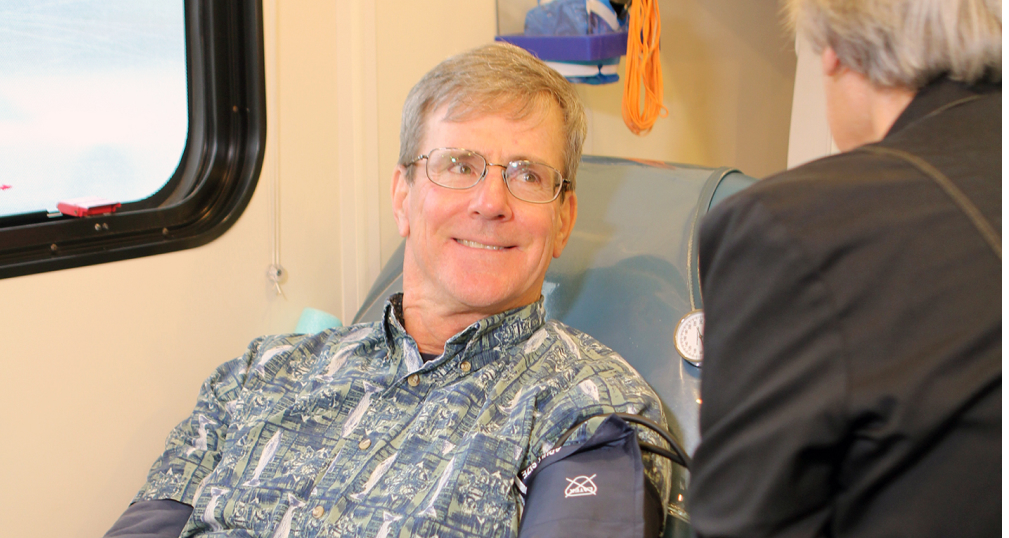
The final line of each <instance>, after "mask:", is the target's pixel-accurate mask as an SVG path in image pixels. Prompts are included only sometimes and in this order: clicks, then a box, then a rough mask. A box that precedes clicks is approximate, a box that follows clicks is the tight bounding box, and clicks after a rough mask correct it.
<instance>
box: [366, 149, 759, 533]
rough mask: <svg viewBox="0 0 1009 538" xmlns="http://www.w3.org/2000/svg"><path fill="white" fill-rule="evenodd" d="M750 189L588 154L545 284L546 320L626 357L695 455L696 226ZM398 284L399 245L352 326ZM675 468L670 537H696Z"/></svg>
mask: <svg viewBox="0 0 1009 538" xmlns="http://www.w3.org/2000/svg"><path fill="white" fill-rule="evenodd" d="M754 181H755V180H754V179H753V178H751V177H748V176H745V175H743V174H742V173H740V172H739V171H737V170H733V169H730V168H714V169H713V168H704V167H698V166H690V165H681V164H670V163H661V162H651V161H636V160H627V159H616V158H608V157H593V156H585V157H584V158H583V159H582V163H581V166H580V168H579V170H578V184H577V191H578V220H577V222H576V224H575V229H574V231H573V233H572V236H571V239H570V240H569V242H568V245H567V247H566V248H565V250H564V255H563V256H561V257H560V258H558V259H556V260H554V261H553V263H552V264H551V265H550V270H549V271H548V272H547V275H546V281H545V282H544V285H543V295H544V297H545V303H546V310H547V316H548V317H549V318H553V319H557V320H560V321H562V322H563V323H566V324H568V325H570V326H572V327H575V328H577V329H579V330H581V331H584V332H586V333H588V334H590V335H592V336H594V337H595V338H596V339H598V340H599V341H600V342H602V343H603V344H606V345H607V346H609V347H610V348H612V349H614V350H615V351H617V352H618V353H620V354H621V355H622V356H623V357H624V358H625V359H627V361H628V362H630V363H631V364H632V365H633V366H634V368H636V369H637V370H638V372H640V373H641V375H642V376H644V378H645V379H646V380H647V381H648V383H649V384H651V386H652V387H653V388H654V389H655V391H656V392H657V393H658V394H659V396H660V397H661V398H662V401H663V403H664V404H665V407H666V415H667V417H668V427H669V431H670V432H671V433H672V434H673V436H674V437H676V438H677V439H679V441H680V443H681V445H683V447H684V448H685V449H686V450H687V452H688V453H691V454H692V453H693V451H694V449H695V448H696V446H697V443H698V440H699V439H698V424H697V421H698V409H699V398H700V374H701V367H702V366H698V365H697V364H695V362H696V360H694V359H697V358H698V357H696V356H689V355H692V354H691V353H690V352H689V351H687V352H685V353H684V355H688V357H686V358H684V356H683V355H681V353H680V351H679V350H678V348H677V346H676V345H675V342H674V339H675V337H676V332H677V331H676V329H677V326H678V324H679V323H680V321H681V320H682V319H683V318H684V317H685V316H686V315H687V314H689V313H691V312H693V311H695V310H700V309H701V308H702V302H701V291H700V282H699V280H698V269H697V228H698V223H699V220H700V218H701V217H702V216H703V215H704V214H705V213H706V212H707V211H708V209H710V208H711V207H713V206H714V205H715V204H717V203H718V202H719V201H720V200H722V199H724V198H725V197H727V196H729V195H731V194H733V193H735V192H738V191H740V190H742V189H744V188H745V187H747V186H749V185H751V184H752V183H753V182H754ZM402 277H403V247H402V246H400V248H399V250H397V252H396V253H395V254H394V255H393V256H392V258H391V259H390V261H389V263H388V264H387V265H386V266H385V268H384V269H383V270H382V273H381V274H380V275H379V277H378V279H377V280H376V282H375V284H374V286H373V287H372V289H371V292H370V293H369V294H368V297H367V298H366V299H365V301H364V304H363V306H362V307H361V309H360V310H359V311H358V313H357V315H356V316H355V318H354V322H355V323H357V322H362V321H375V320H379V319H381V317H382V309H383V306H384V303H385V300H386V298H387V297H388V296H389V295H390V294H392V293H396V292H399V291H402V288H403V278H402ZM697 336H698V335H697V334H696V332H695V334H694V338H696V337H697ZM687 347H689V346H687ZM683 348H684V346H682V345H681V347H680V349H683ZM698 349H699V347H698ZM687 358H689V359H692V360H686V359H687ZM701 364H703V360H701ZM674 469H675V470H674V473H675V476H674V480H673V489H672V491H671V495H670V503H669V505H668V507H667V514H668V515H667V517H666V528H665V532H664V535H665V536H667V537H673V536H676V537H681V536H682V537H685V536H689V535H690V534H691V532H690V527H689V516H688V515H687V512H686V510H685V509H684V502H683V496H684V495H685V491H686V486H687V481H688V476H689V474H688V473H687V472H686V471H684V470H683V469H682V468H681V467H679V466H674Z"/></svg>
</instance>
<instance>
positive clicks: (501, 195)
mask: <svg viewBox="0 0 1009 538" xmlns="http://www.w3.org/2000/svg"><path fill="white" fill-rule="evenodd" d="M499 169H500V171H499ZM505 170H506V167H505V165H502V164H493V163H488V164H487V173H486V175H485V176H484V178H483V180H482V181H480V183H479V184H477V186H476V187H475V188H474V190H475V191H476V192H474V193H473V199H472V202H471V209H472V210H473V211H474V212H475V213H478V214H480V215H481V216H483V217H485V218H503V217H509V216H511V202H512V201H511V193H509V192H508V186H507V185H506V184H505V178H504V172H505Z"/></svg>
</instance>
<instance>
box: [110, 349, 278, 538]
mask: <svg viewBox="0 0 1009 538" xmlns="http://www.w3.org/2000/svg"><path fill="white" fill-rule="evenodd" d="M260 343H261V340H256V341H254V342H253V343H252V345H250V346H249V349H248V351H247V352H246V353H245V354H244V355H243V356H241V357H238V358H236V359H234V360H232V361H229V362H227V363H225V364H223V365H221V366H220V367H219V368H218V369H217V370H216V371H215V372H214V373H213V375H211V376H210V377H209V378H207V380H206V381H204V382H203V385H202V386H201V387H200V393H199V396H198V397H197V401H196V406H195V408H194V409H193V412H192V413H191V414H190V415H189V417H188V418H186V419H185V420H183V421H182V422H180V423H179V424H178V425H177V426H176V427H175V428H174V429H173V430H172V431H171V433H169V435H168V438H167V439H166V441H165V450H164V452H162V454H161V456H160V457H159V458H158V459H157V460H156V461H155V462H154V464H153V465H152V466H151V470H150V471H149V473H148V476H147V481H146V483H145V484H144V486H143V488H141V490H140V492H139V493H138V494H137V496H136V497H135V498H134V500H133V503H132V504H131V505H130V507H129V508H127V510H126V511H125V512H124V513H123V514H122V516H120V517H119V519H118V520H117V521H116V523H115V524H114V525H113V526H112V528H111V529H110V530H109V531H108V533H107V534H106V537H116V538H120V537H122V538H126V537H130V538H133V537H136V538H140V537H149V538H160V537H161V536H178V535H179V533H180V532H181V531H182V528H183V527H184V526H185V523H186V521H187V520H188V519H189V516H190V514H191V513H192V511H193V504H194V502H195V496H196V493H197V492H198V490H199V485H200V482H201V481H202V480H203V479H204V478H205V477H206V475H207V474H209V473H210V472H211V471H213V469H214V467H215V466H216V465H217V462H218V461H219V460H220V449H221V447H222V445H223V443H224V440H225V437H226V433H227V431H228V425H229V424H230V420H231V410H232V409H233V408H234V406H235V402H236V399H237V397H238V394H239V392H240V391H241V389H242V386H243V385H244V384H245V381H246V379H247V377H248V374H249V369H250V367H252V366H253V364H254V358H255V357H256V356H257V351H258V346H259V344H260ZM173 533H174V534H173Z"/></svg>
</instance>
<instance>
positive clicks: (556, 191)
mask: <svg viewBox="0 0 1009 538" xmlns="http://www.w3.org/2000/svg"><path fill="white" fill-rule="evenodd" d="M585 131H586V127H585V114H584V111H583V109H582V106H581V104H580V103H579V101H578V97H577V95H576V94H575V92H574V89H573V88H572V87H571V85H570V84H569V83H568V82H567V81H566V80H564V78H563V77H561V76H560V75H558V74H557V73H556V72H554V71H553V70H551V69H550V68H548V67H547V66H546V65H545V64H543V63H542V62H540V61H539V60H537V59H536V58H534V57H532V56H531V55H529V54H528V53H526V52H525V51H523V50H521V49H518V48H515V47H512V46H510V45H490V46H486V47H482V48H479V49H476V50H474V51H470V52H468V53H464V54H461V55H459V56H456V57H453V58H450V59H448V60H446V61H445V62H443V63H442V64H440V65H438V66H437V67H435V68H434V70H432V71H431V72H430V73H428V74H427V75H426V76H425V77H424V78H423V79H422V80H421V81H420V82H419V83H418V84H417V85H416V86H415V87H414V88H413V90H412V91H411V92H410V94H409V96H408V98H407V102H406V104H405V106H404V110H403V126H402V131H401V134H400V138H401V150H400V159H399V165H398V166H397V167H396V169H395V172H394V174H393V178H392V203H393V211H394V215H395V218H396V224H397V227H398V230H399V233H400V235H402V236H403V237H404V239H405V242H406V249H405V254H404V261H403V290H404V291H403V293H402V294H396V295H394V296H392V297H390V298H389V301H388V302H387V304H386V308H385V316H384V319H383V320H382V321H381V322H376V323H369V324H360V325H354V326H351V327H343V328H338V329H332V330H328V331H324V332H322V333H319V334H315V335H281V336H269V337H263V338H260V339H258V340H256V341H254V342H253V343H252V345H251V346H250V347H249V349H248V351H247V352H246V353H245V354H244V355H242V356H241V357H239V358H237V359H234V360H232V361H230V362H228V363H226V364H224V365H223V366H221V367H220V368H219V369H218V370H217V372H215V373H214V374H213V375H212V376H211V377H210V378H209V379H208V380H207V381H206V383H204V385H203V388H202V390H201V393H200V396H199V400H198V402H197V406H196V409H195V410H194V411H193V413H192V415H191V416H190V417H189V418H188V419H186V420H184V421H183V422H182V423H180V424H179V426H177V427H176V429H175V430H174V431H173V432H172V433H171V434H170V435H169V437H168V441H167V443H166V448H165V452H164V453H163V454H162V456H161V457H160V458H159V459H158V460H157V461H156V462H155V463H154V465H153V467H152V468H151V471H150V474H149V475H148V478H147V482H146V484H145V485H144V486H143V488H142V489H141V490H140V493H139V494H138V495H137V497H136V499H135V500H134V504H132V505H131V507H130V508H129V509H128V510H127V512H126V514H124V515H123V517H122V518H121V519H120V521H119V522H118V523H117V524H116V526H114V527H113V529H112V530H111V531H110V532H109V534H108V535H107V536H117V537H122V536H178V535H179V534H180V533H181V535H183V536H250V535H254V536H273V537H287V536H382V537H386V536H440V537H441V538H448V537H453V536H515V535H517V533H518V528H519V523H520V517H521V508H520V506H521V494H520V492H519V490H520V487H519V486H518V483H517V481H516V478H517V477H518V475H519V474H520V473H521V472H522V471H523V470H525V469H530V468H532V467H534V466H535V465H536V463H537V462H540V461H541V458H543V457H545V456H547V455H549V454H553V455H557V454H558V453H563V452H564V451H559V452H558V451H554V450H553V449H554V448H556V447H555V445H557V444H559V443H558V440H559V439H560V438H561V437H562V435H564V433H565V432H566V431H568V430H569V429H572V428H573V427H574V426H576V425H578V424H579V423H581V422H582V421H583V420H585V419H587V418H589V417H593V416H597V415H603V414H610V413H614V412H621V413H631V414H638V415H642V416H644V417H647V418H650V419H651V420H653V421H655V422H659V423H664V419H663V417H662V410H661V405H660V403H659V400H658V398H657V397H656V396H655V394H654V393H653V392H652V391H651V389H650V388H649V387H648V385H647V384H646V383H645V382H644V381H643V380H642V379H641V378H640V376H639V375H638V374H637V372H635V371H634V370H633V369H632V368H631V367H630V366H629V365H628V364H627V363H626V362H625V361H624V360H623V359H621V358H620V357H619V356H617V355H616V354H615V353H614V352H613V351H611V350H610V349H608V348H606V347H605V346H603V345H602V344H600V343H599V342H597V341H596V340H594V339H592V338H591V337H589V336H587V335H585V334H582V333H580V332H578V331H576V330H574V329H571V328H569V327H566V326H564V325H562V324H560V323H558V322H556V321H547V320H546V319H545V310H544V306H543V299H542V297H541V288H542V285H543V279H544V276H545V274H546V271H547V268H548V267H549V265H550V261H551V260H552V259H553V258H556V257H557V256H560V255H561V252H562V251H563V250H564V246H565V244H566V243H567V241H568V238H569V237H570V235H571V230H572V228H573V226H574V223H575V218H576V217H577V213H578V205H577V197H576V195H575V193H574V186H575V180H574V178H575V172H576V170H577V166H578V162H579V160H580V158H581V146H582V141H583V140H584V138H585ZM598 422H599V421H593V422H589V423H587V424H586V426H584V427H581V428H578V429H576V430H575V433H574V434H573V435H571V437H570V438H569V440H568V442H566V443H565V445H571V444H580V443H583V442H585V441H586V439H588V438H589V437H590V435H592V434H593V433H594V430H595V429H596V426H597V424H598ZM600 429H604V430H605V428H600ZM640 435H641V436H642V437H643V438H645V439H646V440H648V441H649V442H651V443H656V442H657V441H658V439H656V438H654V437H651V436H649V435H648V434H647V433H645V432H642V433H641V434H640ZM632 437H633V435H632ZM596 439H598V437H596ZM632 463H633V465H631V467H633V468H636V469H637V471H636V475H637V476H634V474H633V473H632V474H628V475H626V476H624V475H620V476H618V478H619V482H621V483H625V484H632V483H634V482H635V480H636V479H637V480H638V482H640V481H641V478H640V477H641V474H642V471H641V468H642V461H641V460H640V458H639V459H638V460H636V461H634V462H632ZM544 466H545V464H544ZM643 467H644V474H645V475H647V479H646V480H645V482H646V483H647V485H646V486H645V487H647V488H650V493H652V494H653V495H652V497H651V498H652V499H654V498H655V495H654V493H655V492H657V491H666V490H667V488H666V486H665V482H666V480H668V468H667V466H666V465H664V464H661V463H659V462H656V461H653V460H652V459H651V457H650V456H649V457H646V458H645V459H644V462H643ZM603 470H604V469H603V468H601V467H600V469H599V471H598V472H599V473H602V472H603ZM593 476H595V475H593ZM600 476H601V475H600ZM574 478H575V479H577V480H580V482H579V483H580V484H582V483H585V484H587V482H592V480H591V478H592V477H589V476H588V475H586V476H577V477H574ZM597 480H598V479H597ZM586 481H587V482H586ZM595 486H596V484H594V483H593V484H592V487H589V486H588V485H586V486H585V491H591V492H592V496H597V495H598V496H601V497H602V498H603V499H605V495H607V494H608V492H607V491H606V490H605V489H604V488H602V487H598V488H596V487H595ZM532 488H535V484H533V485H532V486H530V491H531V490H532ZM557 493H558V501H559V502H562V501H564V492H563V488H562V490H561V491H558V492H557ZM585 499H588V494H585V495H581V496H579V497H578V500H577V501H576V500H570V501H569V503H575V502H582V500H585ZM618 501H619V500H618ZM558 506H561V505H558ZM637 508H638V509H637V511H636V513H633V514H627V513H622V514H616V515H617V516H620V517H615V518H608V517H605V516H604V515H602V514H593V518H592V519H595V517H594V516H596V515H599V516H600V517H598V521H592V522H591V527H592V528H593V529H594V531H595V532H596V533H597V535H600V536H616V535H618V533H619V532H623V531H625V530H626V529H627V528H639V527H640V528H654V527H649V525H654V524H655V523H654V521H653V522H651V523H643V522H641V521H639V520H643V519H646V518H645V514H646V513H648V514H650V515H651V517H652V518H658V521H661V503H658V504H654V505H650V508H654V510H652V511H651V512H648V511H647V510H645V509H643V507H642V506H641V505H638V506H637ZM549 515H550V517H553V518H555V519H556V520H558V521H561V522H562V523H560V525H563V524H564V523H563V521H565V520H564V512H563V510H560V509H558V510H555V511H554V512H553V513H551V514H549ZM635 525H637V527H635ZM580 535H581V536H583V537H587V536H593V534H592V533H588V534H580ZM639 535H640V534H639Z"/></svg>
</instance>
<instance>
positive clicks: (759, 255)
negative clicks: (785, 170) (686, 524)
mask: <svg viewBox="0 0 1009 538" xmlns="http://www.w3.org/2000/svg"><path fill="white" fill-rule="evenodd" d="M700 249H701V252H700V263H701V282H702V285H703V292H704V302H705V305H704V306H705V318H706V319H705V334H704V366H703V371H702V378H701V397H702V400H703V403H702V404H701V412H700V430H701V443H700V445H699V446H698V448H697V451H696V452H695V454H694V458H693V466H692V469H691V485H690V491H689V495H688V499H689V502H688V507H689V511H690V516H691V524H692V525H693V527H694V529H695V530H696V531H697V533H698V534H699V535H701V536H771V535H774V536H779V537H792V536H796V537H798V536H816V535H819V533H820V531H821V530H822V529H823V527H824V525H826V524H827V522H828V521H829V517H830V509H831V506H830V499H831V496H832V494H833V492H834V489H835V477H836V474H835V464H834V462H835V461H837V459H838V458H837V456H838V452H839V450H841V447H842V444H843V436H844V432H845V429H846V426H845V424H844V422H843V416H844V398H845V386H846V385H845V384H846V368H845V360H844V356H843V343H844V342H843V337H842V332H841V330H840V328H839V324H838V321H837V316H838V314H837V313H836V312H835V309H834V307H833V303H832V297H831V293H830V289H829V287H828V285H827V284H826V283H825V282H824V281H823V280H822V279H821V277H820V273H819V268H818V267H817V266H816V264H814V263H812V262H811V261H810V256H809V255H808V253H807V252H805V251H804V250H803V248H802V244H801V242H800V241H798V240H797V239H796V238H795V237H794V234H792V233H790V229H789V227H788V226H786V225H785V224H783V223H782V222H780V220H779V219H776V218H775V215H774V214H773V213H772V212H771V211H770V210H769V209H768V208H767V207H766V206H765V205H763V204H762V203H761V202H760V201H759V200H758V199H757V198H756V197H754V196H747V195H742V196H738V197H735V198H732V199H730V200H727V201H726V202H723V203H722V204H721V205H719V206H718V207H717V208H715V209H714V210H713V211H712V213H710V214H709V216H708V218H707V219H706V220H705V222H704V223H703V225H702V231H701V242H700Z"/></svg>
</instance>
